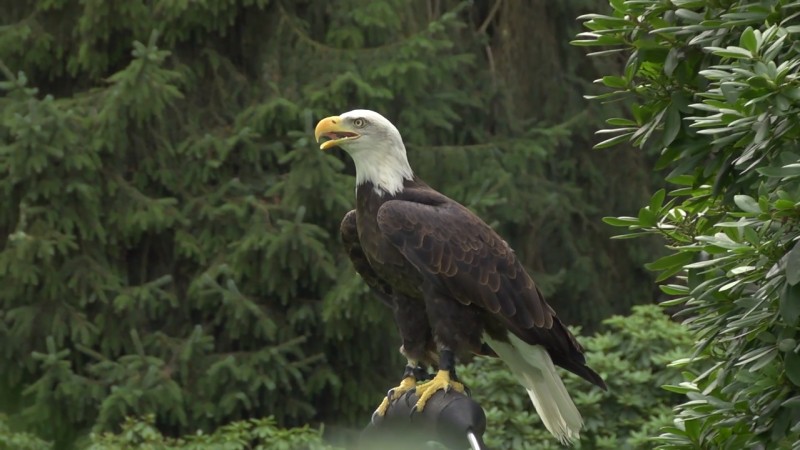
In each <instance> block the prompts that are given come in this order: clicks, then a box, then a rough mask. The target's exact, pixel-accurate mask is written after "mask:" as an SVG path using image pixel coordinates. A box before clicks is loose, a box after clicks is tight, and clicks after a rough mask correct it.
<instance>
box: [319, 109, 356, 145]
mask: <svg viewBox="0 0 800 450" xmlns="http://www.w3.org/2000/svg"><path fill="white" fill-rule="evenodd" d="M314 137H315V138H316V139H317V142H319V140H320V139H321V138H323V137H326V138H328V139H329V140H328V141H325V142H323V143H322V145H320V146H319V148H320V149H322V150H327V149H329V148H331V147H336V146H337V145H339V144H341V143H342V142H344V141H352V140H354V139H358V138H360V137H361V135H360V134H358V133H356V131H355V130H353V129H352V128H350V127H348V126H346V125H345V123H344V120H343V119H342V118H341V117H339V116H331V117H326V118H324V119H322V120H320V121H319V123H318V124H317V128H316V129H315V130H314Z"/></svg>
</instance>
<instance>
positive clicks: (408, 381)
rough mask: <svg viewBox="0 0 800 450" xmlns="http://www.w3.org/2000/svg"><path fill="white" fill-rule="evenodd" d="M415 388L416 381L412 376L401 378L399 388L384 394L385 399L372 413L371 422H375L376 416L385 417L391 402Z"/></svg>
mask: <svg viewBox="0 0 800 450" xmlns="http://www.w3.org/2000/svg"><path fill="white" fill-rule="evenodd" d="M416 386H417V380H416V379H415V378H414V377H413V376H407V377H405V378H403V381H401V382H400V385H399V386H397V387H394V388H392V389H389V391H388V392H386V397H384V398H383V401H382V402H381V404H380V405H378V408H377V409H376V410H375V412H374V413H372V418H373V419H372V420H373V421H375V416H376V415H377V416H378V417H383V416H384V415H386V411H387V410H388V409H389V406H390V405H391V404H392V401H394V400H395V399H397V398H399V397H400V396H402V395H403V394H405V393H406V392H408V391H411V390H413V389H414V388H415V387H416Z"/></svg>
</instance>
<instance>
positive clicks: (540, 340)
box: [377, 190, 605, 388]
mask: <svg viewBox="0 0 800 450" xmlns="http://www.w3.org/2000/svg"><path fill="white" fill-rule="evenodd" d="M409 195H410V196H411V197H413V196H415V195H416V197H417V198H412V200H413V201H408V200H389V201H387V202H386V203H384V204H383V206H381V208H380V209H379V210H378V216H377V220H378V226H379V228H380V230H381V232H382V233H383V235H384V236H385V237H386V238H387V239H388V240H389V242H391V243H392V244H393V245H394V246H395V247H396V248H397V249H398V250H399V251H400V252H401V253H402V255H403V256H404V257H405V258H406V259H407V260H408V261H409V262H411V263H412V264H413V265H414V266H415V267H416V268H417V270H419V271H420V272H422V273H423V275H427V276H428V278H429V279H433V280H435V281H436V282H437V283H438V284H439V285H440V286H442V287H443V288H444V289H446V291H447V292H448V294H449V296H450V297H452V298H454V299H455V300H457V301H459V302H461V303H463V304H468V305H469V304H472V305H476V306H479V307H481V308H483V309H485V310H486V311H488V312H490V313H492V314H493V315H494V317H496V318H497V319H498V320H499V321H500V323H502V324H504V325H505V327H506V328H507V329H508V330H509V331H511V332H512V333H514V334H515V335H516V336H518V337H519V338H520V339H522V340H523V341H525V342H528V343H529V344H539V345H543V346H544V347H545V348H546V349H547V351H548V353H550V355H551V357H552V359H553V362H554V363H556V364H558V365H560V366H562V367H564V368H566V369H567V370H570V371H572V372H574V373H576V374H578V375H580V376H582V377H583V378H585V379H587V380H589V381H590V382H592V383H594V384H596V385H597V386H600V387H602V388H605V383H604V382H603V380H602V378H601V377H600V376H599V375H597V373H595V372H594V371H592V370H591V369H590V368H589V367H587V366H586V364H585V359H584V357H583V353H582V352H583V349H582V348H581V346H580V344H578V342H577V340H575V337H574V336H573V335H572V333H570V332H569V330H568V329H567V328H566V327H565V326H564V324H562V323H561V321H560V320H559V319H558V318H557V317H556V314H555V311H554V310H553V308H551V307H550V305H548V304H547V302H546V301H545V299H544V296H543V295H542V293H541V292H540V291H539V289H538V288H537V286H536V285H535V284H534V282H533V280H532V279H531V277H530V276H529V275H528V274H527V272H525V269H524V268H523V267H522V264H521V263H520V262H519V260H517V257H516V255H515V254H514V251H513V250H511V247H509V246H508V244H507V243H506V242H505V241H504V240H503V239H502V238H501V237H500V236H499V235H497V233H495V232H494V230H492V229H491V227H489V225H487V224H486V223H485V222H483V221H482V220H481V219H480V218H478V216H476V215H475V214H473V213H472V212H470V211H469V210H468V209H466V208H465V207H463V206H462V205H460V204H458V203H456V202H454V201H452V200H450V199H448V198H447V197H444V196H443V195H441V194H439V193H437V192H436V191H433V190H426V191H424V192H421V193H416V194H409Z"/></svg>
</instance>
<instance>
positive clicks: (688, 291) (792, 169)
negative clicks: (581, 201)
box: [575, 0, 800, 449]
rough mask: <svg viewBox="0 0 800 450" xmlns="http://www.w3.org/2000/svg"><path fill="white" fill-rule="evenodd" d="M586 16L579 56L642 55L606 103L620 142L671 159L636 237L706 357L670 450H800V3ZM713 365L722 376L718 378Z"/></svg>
mask: <svg viewBox="0 0 800 450" xmlns="http://www.w3.org/2000/svg"><path fill="white" fill-rule="evenodd" d="M611 6H612V8H613V13H612V14H611V15H597V14H592V15H588V16H584V17H583V19H584V20H586V22H585V26H586V27H587V28H589V29H590V30H592V31H591V32H589V33H584V34H583V35H582V36H580V39H579V40H577V41H575V43H576V44H578V45H593V46H602V47H611V49H607V50H604V51H602V52H600V53H601V54H607V53H609V52H617V53H620V54H621V55H622V56H624V57H625V58H627V64H626V66H625V70H624V72H623V73H621V74H613V75H608V76H605V77H603V78H602V80H601V81H602V83H603V84H605V85H606V86H607V87H610V88H612V90H613V91H612V92H609V93H607V94H603V95H601V96H599V98H600V99H603V100H614V99H624V100H627V101H629V102H631V103H632V107H631V118H630V119H628V118H613V119H609V120H608V123H609V125H611V126H612V127H613V128H610V129H608V130H603V132H604V133H605V132H608V133H614V134H616V136H614V137H612V138H611V139H608V140H606V141H604V142H603V143H601V144H599V145H598V146H599V147H605V146H609V145H613V144H615V143H619V142H628V141H630V142H632V143H633V144H634V145H636V146H639V147H642V148H644V149H647V151H651V152H657V153H658V154H659V155H660V158H659V160H658V163H657V165H656V168H657V169H668V170H669V171H668V172H667V174H666V177H665V178H666V180H667V181H668V182H669V183H670V184H671V185H672V188H671V189H670V190H669V192H666V191H664V190H661V191H658V192H656V193H655V194H654V195H653V196H652V199H651V200H650V202H649V204H648V205H646V206H645V207H643V208H642V209H640V210H639V212H638V215H637V217H617V218H608V219H607V222H608V223H610V224H612V225H616V226H621V227H627V228H628V229H629V230H630V231H631V233H630V234H628V235H625V236H623V237H626V238H627V237H635V236H640V235H658V236H661V237H662V238H663V239H664V240H665V241H666V243H667V245H668V247H669V248H670V249H671V250H672V253H671V254H670V255H668V256H666V257H663V258H661V259H658V260H657V261H654V262H652V263H650V264H649V266H648V267H649V268H650V269H652V270H654V271H658V272H659V277H658V278H659V280H660V281H664V282H665V283H666V284H664V285H662V286H661V289H662V290H663V291H664V292H665V293H667V294H670V295H674V296H676V297H677V298H675V299H674V300H670V301H668V302H666V305H667V306H670V307H679V308H680V309H681V310H680V311H679V313H678V316H679V317H682V318H683V319H684V323H685V324H686V326H687V327H688V328H689V330H691V333H692V338H693V340H694V341H695V346H694V347H695V348H694V357H693V358H684V359H681V360H679V361H676V362H675V363H674V365H677V366H680V367H682V368H683V370H684V374H685V378H686V379H685V381H684V382H683V383H680V384H679V385H676V386H672V387H670V389H671V390H673V391H676V392H681V393H683V394H685V395H686V397H687V398H686V399H685V400H686V401H685V403H683V404H682V405H681V406H680V407H678V410H677V416H676V417H675V420H674V425H672V426H670V427H667V428H665V429H664V430H663V434H662V435H661V437H660V439H659V442H660V445H661V448H669V449H685V448H729V449H734V448H736V449H738V448H750V447H760V448H770V449H772V448H788V447H790V446H795V447H796V445H797V442H798V441H800V353H798V351H800V345H798V339H800V338H798V318H800V244H798V241H799V240H800V227H798V225H800V183H799V181H800V178H799V176H800V147H798V138H800V114H798V113H800V73H798V69H800V42H798V37H800V25H797V23H798V17H799V16H800V2H796V1H789V0H770V1H746V0H742V1H698V0H672V1H647V0H645V1H635V2H633V1H621V0H615V1H612V2H611ZM699 361H705V362H704V363H703V364H708V365H710V368H709V369H708V370H702V369H701V367H700V366H699V365H698V364H699Z"/></svg>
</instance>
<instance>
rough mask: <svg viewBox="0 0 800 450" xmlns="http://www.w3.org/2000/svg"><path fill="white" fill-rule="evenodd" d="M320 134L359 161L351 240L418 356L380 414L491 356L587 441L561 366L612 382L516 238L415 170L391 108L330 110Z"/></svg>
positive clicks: (547, 421)
mask: <svg viewBox="0 0 800 450" xmlns="http://www.w3.org/2000/svg"><path fill="white" fill-rule="evenodd" d="M315 137H316V140H317V142H319V141H320V140H321V139H323V138H327V139H328V140H326V141H325V142H323V143H322V145H321V146H320V148H321V149H323V150H326V149H329V148H332V147H336V146H338V147H340V148H342V149H343V150H344V151H345V152H347V153H348V154H349V155H350V157H352V159H353V162H354V163H355V168H356V209H354V210H352V211H350V212H349V213H347V214H346V215H345V217H344V220H342V224H341V237H342V241H343V243H344V246H345V247H346V250H347V252H348V254H349V256H350V259H351V261H352V263H353V265H354V267H355V269H356V271H357V272H358V273H359V274H360V275H361V277H362V278H363V279H364V280H365V282H366V283H367V284H368V285H369V287H370V288H371V290H372V291H374V292H375V293H376V294H377V296H378V297H379V298H381V299H383V300H384V301H385V302H386V303H387V304H389V305H390V307H391V308H392V310H393V313H394V318H395V322H396V325H397V328H398V330H399V333H400V337H401V339H402V346H401V347H400V352H401V353H402V354H403V355H404V356H405V358H406V359H407V360H408V365H407V366H406V368H405V372H404V374H403V379H402V381H401V383H400V385H399V386H397V387H396V388H394V389H392V390H390V391H389V393H388V394H387V397H386V398H384V400H383V402H382V403H381V404H380V406H379V407H378V409H377V410H376V414H378V415H383V414H384V413H385V412H386V409H387V408H388V406H389V405H390V402H391V400H392V399H393V398H398V397H399V396H400V395H402V394H403V393H405V392H407V391H409V390H412V389H416V394H417V396H418V398H419V401H418V403H417V404H416V409H417V410H420V411H421V410H422V409H423V408H424V407H425V403H426V402H427V401H428V399H430V397H431V396H432V395H433V394H434V393H435V392H436V391H438V390H440V389H445V390H450V389H454V390H456V391H458V392H464V390H465V387H464V385H463V384H462V383H460V382H459V381H458V378H457V375H456V373H455V361H456V357H464V356H469V355H472V354H478V355H489V356H497V357H499V358H500V359H502V360H503V361H504V362H505V363H506V364H507V365H508V368H509V369H510V370H511V372H512V373H513V374H514V375H515V377H516V378H517V380H518V381H519V383H520V384H521V385H522V386H523V387H524V388H525V389H526V390H527V392H528V395H529V396H530V399H531V401H532V402H533V405H534V407H535V408H536V411H537V413H538V414H539V417H541V419H542V422H543V423H544V425H545V427H546V428H547V429H548V430H549V431H550V432H551V433H552V434H553V435H554V436H555V437H556V438H558V440H559V441H561V442H562V443H568V442H572V441H573V440H575V439H578V438H579V431H580V429H581V427H582V425H583V419H582V418H581V415H580V413H579V412H578V409H577V408H576V407H575V404H574V403H573V401H572V399H571V398H570V396H569V393H568V392H567V390H566V387H565V386H564V383H563V382H562V381H561V378H560V377H559V375H558V373H557V372H556V370H555V367H554V364H555V365H558V366H561V367H563V368H565V369H567V370H569V371H570V372H573V373H575V374H577V375H579V376H581V377H583V378H584V379H586V380H588V381H589V382H591V383H593V384H595V385H597V386H599V387H601V388H603V389H605V388H606V385H605V383H604V382H603V379H602V378H601V377H600V376H599V375H598V374H597V373H596V372H594V371H593V370H592V369H590V368H589V367H588V366H587V365H586V360H585V358H584V356H583V349H582V348H581V346H580V344H578V342H577V341H576V339H575V337H574V336H573V335H572V334H571V333H570V332H569V330H568V329H567V328H566V327H565V326H564V324H562V323H561V321H560V320H559V319H558V317H556V313H555V311H554V310H553V308H552V307H551V306H550V305H548V304H547V302H546V301H545V299H544V297H543V296H542V293H541V292H540V291H539V289H538V288H537V287H536V285H535V284H534V282H533V280H532V279H531V277H530V276H529V275H528V274H527V273H526V272H525V269H524V268H523V267H522V264H520V262H519V260H518V259H517V257H516V256H515V254H514V251H513V250H512V249H511V247H509V245H508V244H507V243H506V241H504V240H503V239H502V238H501V237H500V236H499V235H498V234H497V233H496V232H495V231H494V230H492V228H491V227H490V226H489V225H487V224H486V223H485V222H484V221H482V220H481V219H480V218H478V217H477V216H476V215H475V214H473V213H472V212H471V211H470V210H468V209H467V208H465V207H464V206H462V205H461V204H459V203H458V202H456V201H454V200H451V199H450V198H448V197H446V196H444V195H442V194H440V193H439V192H437V191H435V190H433V189H432V188H430V187H429V186H428V185H426V184H425V183H424V182H423V181H422V180H420V179H419V178H418V177H417V176H416V175H414V172H413V171H412V170H411V166H410V165H409V163H408V158H407V157H406V148H405V145H404V144H403V139H402V138H401V136H400V132H399V131H398V130H397V128H396V127H395V126H394V125H393V124H392V123H391V122H390V121H389V120H387V119H386V118H384V117H383V116H381V115H380V114H378V113H376V112H374V111H369V110H354V111H350V112H347V113H344V114H342V115H340V116H332V117H328V118H325V119H323V120H321V121H320V122H319V124H318V125H317V127H316V130H315ZM427 366H433V367H436V368H437V369H438V370H437V372H436V375H435V377H433V379H432V380H429V381H425V382H422V383H420V384H417V381H418V378H420V377H422V374H425V373H427Z"/></svg>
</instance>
